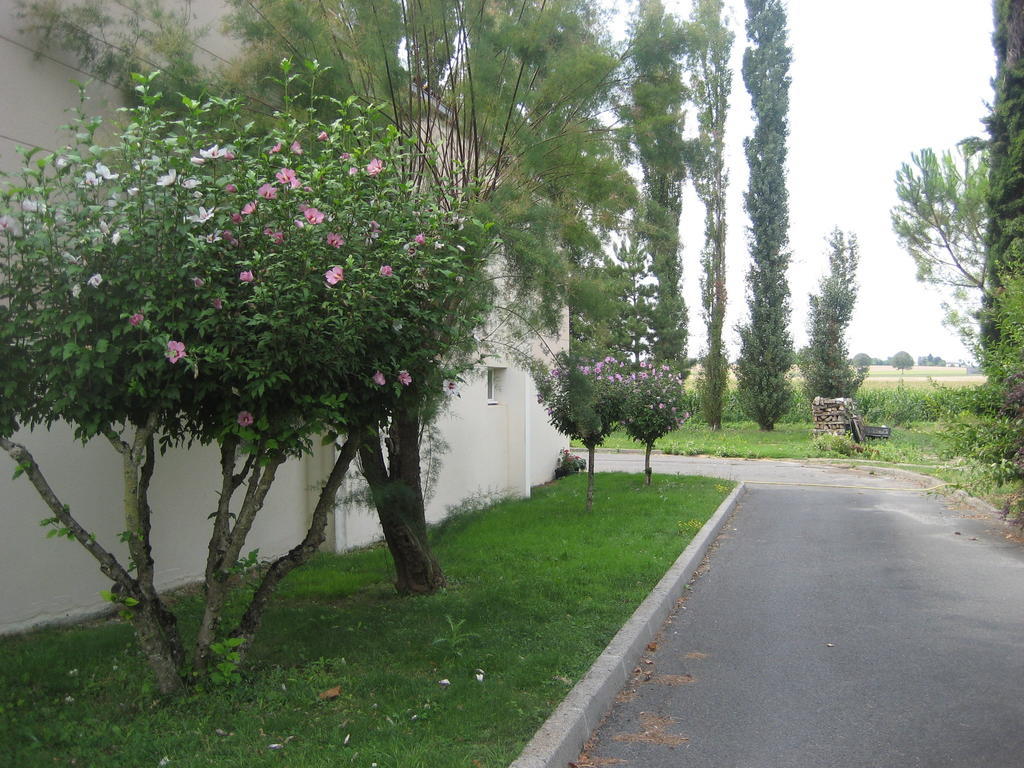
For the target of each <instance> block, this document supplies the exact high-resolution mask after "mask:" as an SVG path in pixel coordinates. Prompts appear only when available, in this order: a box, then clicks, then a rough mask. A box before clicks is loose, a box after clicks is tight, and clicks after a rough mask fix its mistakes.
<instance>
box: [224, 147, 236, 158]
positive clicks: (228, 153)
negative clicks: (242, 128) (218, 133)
mask: <svg viewBox="0 0 1024 768" xmlns="http://www.w3.org/2000/svg"><path fill="white" fill-rule="evenodd" d="M224 159H225V160H234V159H235V153H234V152H232V151H231V150H230V149H229V150H228V151H227V152H225V153H224Z"/></svg>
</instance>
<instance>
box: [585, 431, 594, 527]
mask: <svg viewBox="0 0 1024 768" xmlns="http://www.w3.org/2000/svg"><path fill="white" fill-rule="evenodd" d="M594 448H595V446H593V445H588V446H587V506H586V510H587V512H591V511H593V509H594Z"/></svg>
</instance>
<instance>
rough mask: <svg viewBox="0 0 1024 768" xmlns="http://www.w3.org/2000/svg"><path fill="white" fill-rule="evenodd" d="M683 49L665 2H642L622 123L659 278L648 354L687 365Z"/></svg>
mask: <svg viewBox="0 0 1024 768" xmlns="http://www.w3.org/2000/svg"><path fill="white" fill-rule="evenodd" d="M685 50H686V35H685V29H684V28H683V26H682V24H681V23H680V22H679V20H678V19H676V18H675V17H674V16H672V15H671V14H670V13H667V12H666V11H665V7H664V5H663V4H662V3H661V0H643V1H642V2H641V3H640V5H639V7H638V9H637V15H636V18H635V19H634V22H633V27H632V34H631V39H630V48H629V51H630V53H629V57H628V64H629V68H630V72H629V77H630V85H629V97H628V103H627V104H625V105H624V107H623V110H622V116H623V119H624V122H625V124H626V126H627V128H628V130H629V132H630V144H631V147H632V150H633V153H634V156H635V157H636V159H637V160H638V161H639V164H640V170H641V173H642V175H643V181H642V192H643V204H642V211H641V214H640V226H639V229H640V234H641V236H642V240H643V244H644V245H645V246H646V248H647V251H648V252H649V253H650V255H651V272H652V273H653V274H654V276H655V278H656V279H657V291H656V296H655V299H654V307H653V311H652V318H651V323H652V330H653V332H654V340H653V344H652V349H651V354H652V356H653V357H654V358H655V359H656V360H660V361H664V362H671V363H674V364H676V365H680V366H682V365H685V362H686V317H687V316H686V305H685V303H684V302H683V295H682V291H681V286H680V283H681V280H682V264H681V262H680V257H679V218H680V216H681V214H682V206H683V181H684V180H685V179H686V158H687V142H686V141H685V140H684V139H683V123H684V120H685V112H684V110H683V105H684V104H685V102H686V99H687V93H686V88H685V86H684V84H683V75H682V60H683V55H684V53H685Z"/></svg>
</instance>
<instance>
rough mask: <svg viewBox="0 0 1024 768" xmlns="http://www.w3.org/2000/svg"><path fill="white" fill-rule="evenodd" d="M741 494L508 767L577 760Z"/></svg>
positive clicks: (552, 767)
mask: <svg viewBox="0 0 1024 768" xmlns="http://www.w3.org/2000/svg"><path fill="white" fill-rule="evenodd" d="M743 490H744V485H743V483H740V484H739V485H737V486H736V488H734V489H733V492H732V493H730V494H729V495H728V496H727V497H726V499H725V501H723V502H722V503H721V505H719V507H718V509H717V510H716V511H715V514H714V515H712V516H711V518H710V519H709V520H708V521H707V522H706V523H705V524H704V527H703V528H701V529H700V531H699V532H698V533H697V535H696V536H694V538H693V541H691V542H690V544H689V546H687V547H686V549H685V550H683V553H682V554H681V555H680V556H679V557H678V558H677V559H676V561H675V563H673V564H672V567H671V568H669V569H668V571H667V572H666V573H665V575H664V576H663V577H662V578H661V581H659V582H658V584H657V586H655V587H654V589H653V590H651V593H650V594H649V595H648V596H647V597H646V598H645V599H644V601H643V602H642V603H641V604H640V607H639V608H637V609H636V611H635V612H634V613H633V616H632V617H631V618H630V619H629V621H627V622H626V623H625V625H624V626H623V627H622V629H620V630H619V631H618V633H617V634H616V635H615V637H613V638H612V641H611V643H609V644H608V647H607V648H605V649H604V651H603V652H602V653H601V655H600V656H598V657H597V661H595V662H594V664H593V666H591V667H590V669H589V670H588V671H587V674H585V675H584V676H583V679H581V680H580V681H579V682H578V683H577V684H576V685H575V687H574V688H573V689H572V690H571V691H569V694H568V695H567V696H566V697H565V699H563V700H562V703H561V704H559V705H558V707H557V708H556V709H555V711H554V712H553V713H552V714H551V717H549V718H548V719H547V720H546V721H545V722H544V725H542V726H541V727H540V730H538V731H537V733H536V734H534V736H533V738H532V739H530V742H529V743H528V744H527V745H526V747H525V748H524V749H523V751H522V753H520V755H519V757H517V758H516V759H515V760H514V761H513V762H512V764H511V765H510V766H509V768H565V766H566V764H567V763H569V762H570V761H571V760H575V759H576V758H577V757H579V754H580V751H581V750H582V749H583V745H584V744H585V743H586V742H587V739H589V738H590V734H591V733H592V732H593V730H594V729H595V728H596V727H597V725H598V723H599V722H600V721H601V718H602V717H604V715H605V714H606V713H607V712H608V710H609V709H611V706H612V703H613V702H614V700H615V696H616V695H617V694H618V692H619V691H620V690H622V687H623V686H624V685H625V684H626V681H627V680H629V678H630V675H631V674H632V672H633V669H634V668H635V667H636V665H637V663H639V661H640V657H641V655H642V654H643V652H644V649H645V648H646V646H647V643H649V642H650V641H651V639H653V637H654V635H655V634H657V632H658V630H659V629H661V625H662V623H664V621H665V619H666V618H667V617H668V615H669V613H671V611H672V609H673V607H675V604H676V600H678V599H679V598H680V597H681V596H682V594H683V589H684V588H685V587H686V584H687V582H689V580H690V578H691V577H692V576H693V574H694V572H695V571H696V570H697V568H698V567H699V566H700V564H701V561H702V560H703V559H704V555H705V554H706V553H707V550H708V547H710V546H711V543H712V542H713V541H714V540H715V537H716V536H718V532H719V531H720V530H721V529H722V526H724V525H725V521H726V520H727V519H728V518H729V515H730V514H731V513H732V511H733V509H734V508H735V507H736V503H737V501H738V500H739V498H740V496H741V495H742V494H743Z"/></svg>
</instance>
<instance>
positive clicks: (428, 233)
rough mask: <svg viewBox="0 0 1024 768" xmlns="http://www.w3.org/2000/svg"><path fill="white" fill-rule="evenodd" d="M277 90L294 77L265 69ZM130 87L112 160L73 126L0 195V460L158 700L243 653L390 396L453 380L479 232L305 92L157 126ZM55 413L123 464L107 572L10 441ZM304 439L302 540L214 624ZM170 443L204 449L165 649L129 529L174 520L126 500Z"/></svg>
mask: <svg viewBox="0 0 1024 768" xmlns="http://www.w3.org/2000/svg"><path fill="white" fill-rule="evenodd" d="M308 66H309V72H307V73H306V74H307V75H308V76H309V77H310V78H314V77H315V75H316V68H315V65H312V64H310V65H308ZM282 82H283V84H284V86H285V93H286V94H287V91H288V87H289V86H293V84H297V81H296V79H295V77H294V76H293V75H290V74H289V73H288V68H287V65H286V73H285V79H284V80H283V81H282ZM137 86H138V87H137V90H138V94H139V97H140V100H141V105H140V106H139V107H136V108H132V109H130V110H126V112H125V119H126V122H125V127H124V128H123V130H122V132H121V134H120V136H119V141H117V142H116V143H115V145H114V146H111V147H106V148H101V147H99V146H97V144H96V137H97V135H98V134H97V130H98V128H99V125H100V121H99V120H98V119H92V118H88V117H86V116H85V115H84V114H82V115H79V117H78V119H77V120H76V121H75V123H74V124H73V125H72V126H71V128H72V134H73V136H74V137H75V141H74V142H73V143H72V144H71V145H69V146H68V147H66V148H64V149H63V150H61V151H60V152H58V153H56V154H49V153H47V154H42V153H39V152H34V151H26V152H25V153H24V154H25V161H26V164H25V167H24V169H23V170H22V172H21V173H20V175H18V176H15V177H10V178H8V179H7V184H6V186H5V187H4V188H3V189H2V191H0V447H2V448H3V449H4V450H5V451H6V452H7V453H8V454H9V455H10V456H11V457H12V459H13V460H14V461H15V463H16V464H17V473H18V474H24V475H25V476H27V477H28V479H29V480H30V481H31V482H32V483H33V485H34V486H35V488H36V489H37V490H38V492H39V493H40V495H41V497H42V498H43V500H44V501H45V502H46V504H47V505H48V507H49V509H50V510H51V513H52V517H50V518H49V519H48V520H46V521H44V523H45V524H48V525H50V526H52V528H53V531H54V532H55V533H56V534H59V535H62V536H65V537H67V538H70V539H75V540H77V541H78V542H79V543H80V544H81V545H82V546H84V547H85V548H86V549H87V550H88V551H89V552H90V553H91V554H92V555H93V556H94V557H95V558H96V559H97V561H98V562H99V564H100V568H101V570H102V571H103V572H104V573H105V574H106V575H107V576H109V577H110V578H111V580H112V581H113V582H114V584H115V586H114V588H113V589H112V590H111V592H110V593H109V594H108V597H109V599H111V600H112V601H114V602H118V603H120V605H121V608H122V610H123V612H124V615H125V616H126V617H128V618H130V620H131V622H132V623H133V625H134V627H135V629H136V634H137V637H138V640H139V642H140V644H141V647H142V648H143V650H144V652H145V654H146V656H147V659H148V660H149V662H150V665H151V668H152V670H153V672H154V674H155V677H156V680H157V683H158V687H159V689H160V690H161V691H164V692H172V691H175V690H178V689H179V688H180V687H181V686H182V685H183V684H184V682H185V681H186V680H187V679H188V677H189V676H190V675H201V674H204V673H205V672H206V671H207V670H208V669H209V666H210V663H211V651H210V648H211V645H212V644H213V643H214V642H217V641H218V639H221V638H223V637H224V636H225V635H228V636H231V637H234V638H237V639H238V642H239V643H240V646H239V648H238V651H239V652H240V653H243V652H244V651H245V650H246V649H247V648H248V647H249V645H250V644H251V642H252V640H253V637H254V636H255V634H256V632H257V630H258V628H259V625H260V622H261V620H262V615H263V611H264V608H265V606H266V604H267V601H268V600H269V598H270V596H271V594H272V593H273V591H274V588H275V587H276V585H277V584H278V582H279V581H280V580H281V579H282V578H283V577H284V576H285V575H286V574H287V573H288V572H289V571H291V570H292V569H293V568H295V567H297V566H298V565H301V564H302V563H303V562H305V561H306V560H308V559H309V557H310V556H312V554H313V553H314V552H315V551H316V549H317V547H318V546H319V545H320V543H321V542H322V541H323V538H324V531H325V526H326V522H327V516H328V513H329V510H330V509H331V508H332V506H333V503H334V497H335V493H336V491H337V489H338V487H339V486H340V484H341V482H342V480H343V479H344V477H345V473H346V472H347V470H348V467H349V464H350V462H351V460H352V459H353V458H354V456H355V455H356V454H357V452H358V451H359V449H360V446H361V444H362V443H363V442H364V440H365V439H366V438H367V436H371V437H370V438H369V439H371V440H372V439H376V438H375V436H376V434H377V428H378V427H379V426H380V425H381V423H382V422H384V421H386V420H387V419H388V417H389V416H388V415H389V414H390V413H391V412H392V411H393V410H394V409H395V408H396V407H397V406H398V404H399V403H401V402H402V400H403V398H405V397H408V396H409V394H410V391H411V390H413V389H414V388H416V387H417V386H425V385H426V382H434V381H436V382H440V381H441V380H442V379H443V378H454V377H455V376H457V375H458V373H459V371H458V370H450V369H448V368H447V367H446V365H447V363H446V361H451V360H454V359H458V357H459V355H458V352H459V350H460V349H463V348H464V347H466V346H467V345H468V344H470V343H471V342H472V332H473V330H474V329H475V328H476V327H477V326H478V325H479V324H480V323H481V322H482V320H483V318H484V316H485V313H486V309H487V306H486V297H487V296H488V295H489V292H488V291H487V290H484V289H483V287H482V286H483V284H484V283H485V276H484V270H483V267H484V265H485V263H486V253H485V250H486V246H487V243H488V236H487V234H486V227H484V226H482V225H478V224H476V223H474V222H473V221H472V220H468V221H467V220H466V218H465V216H464V214H463V211H462V208H463V199H462V198H461V197H460V196H458V195H456V194H455V193H453V192H449V191H446V187H445V186H444V185H441V184H438V185H435V186H433V187H431V188H430V189H423V188H416V187H414V185H413V184H411V183H410V182H409V180H408V178H409V177H408V175H407V173H406V172H405V169H406V168H407V167H408V165H409V164H410V162H412V161H413V160H414V158H411V157H410V150H409V147H408V145H407V144H406V143H405V142H403V141H402V140H401V139H400V138H399V136H398V134H397V132H396V131H395V130H394V129H380V128H375V127H374V125H379V121H373V120H371V119H369V118H368V116H367V114H366V113H365V111H363V110H361V109H359V108H357V107H356V105H355V104H354V103H353V101H351V100H350V101H347V102H343V103H338V102H330V101H327V100H321V101H319V102H317V110H316V113H315V115H316V116H315V115H314V112H313V111H312V110H301V111H300V110H291V109H290V108H289V106H288V100H287V96H286V109H285V111H284V112H283V113H282V114H279V115H277V116H275V119H274V120H272V121H270V122H269V123H265V124H264V125H269V127H262V128H261V127H260V126H259V125H257V124H256V123H254V122H252V121H250V120H249V118H248V116H247V115H246V114H245V113H244V112H243V110H241V109H240V105H239V104H237V103H235V102H232V101H225V100H218V99H209V100H207V101H204V102H202V103H199V102H196V101H193V100H191V99H188V98H185V99H184V103H185V111H184V114H183V115H182V116H177V117H175V116H170V115H167V114H163V113H161V112H160V111H159V110H158V109H157V107H156V105H157V103H158V101H159V99H160V98H161V94H159V93H158V92H157V90H156V82H155V81H154V80H153V78H151V77H142V76H137ZM327 114H331V115H333V118H332V119H322V118H320V117H317V116H319V115H327ZM453 308H457V309H458V311H457V312H453ZM439 329H440V330H439ZM57 421H63V422H67V423H68V424H70V425H71V426H72V427H73V429H74V433H75V435H76V437H77V438H78V439H79V440H81V441H83V442H85V441H89V440H93V439H96V440H103V441H106V442H107V443H109V444H110V445H111V446H112V447H113V449H114V450H116V451H117V452H118V453H119V454H120V456H121V457H122V459H123V472H122V479H123V483H124V489H125V492H124V499H125V501H124V519H125V530H124V532H123V533H122V535H121V538H122V540H123V542H124V543H125V545H126V549H127V559H125V558H124V557H123V556H122V555H121V554H120V552H121V548H120V547H119V546H118V545H117V544H111V543H104V542H100V541H98V540H97V538H96V537H94V536H93V535H92V534H91V533H90V532H89V531H88V530H86V529H85V528H84V527H83V526H82V525H81V524H80V523H79V522H78V520H77V519H76V518H75V513H74V500H73V499H71V500H69V501H70V503H67V502H66V500H64V499H61V498H59V497H58V496H57V494H56V493H55V492H54V491H53V489H52V487H51V486H50V484H49V483H48V482H47V480H46V477H45V475H44V473H43V468H42V467H40V466H39V464H38V463H37V462H36V461H35V459H34V458H33V457H32V455H31V453H30V452H29V449H28V447H27V446H26V445H24V444H22V443H21V442H16V440H15V437H16V435H15V432H16V431H17V430H19V429H21V428H32V427H37V426H49V425H51V424H53V423H54V422H57ZM324 434H327V435H330V436H332V437H334V438H336V441H337V445H338V451H337V461H336V462H335V465H334V467H333V469H332V471H331V473H330V476H329V479H328V480H327V482H326V483H325V485H324V487H323V489H322V491H321V495H320V499H319V502H318V504H317V505H316V509H315V512H314V514H313V517H312V522H311V524H310V527H309V529H308V531H307V533H306V535H305V536H304V538H303V539H302V541H300V542H298V543H297V544H296V545H295V547H293V549H292V550H291V551H289V552H288V553H286V554H285V555H283V556H281V557H279V558H277V559H276V560H274V561H272V562H270V563H268V564H266V565H265V567H262V568H260V569H259V571H258V572H257V574H256V575H257V579H256V582H255V589H254V591H253V593H252V598H251V601H250V603H249V605H248V607H247V609H246V610H245V612H244V613H243V615H242V617H241V619H240V620H239V622H238V623H237V625H236V626H234V627H224V626H222V614H223V608H224V605H225V603H226V600H227V596H228V589H229V578H230V575H231V574H232V573H233V572H235V571H236V570H237V566H238V564H239V562H240V561H242V560H243V557H242V551H243V548H244V545H245V539H246V536H247V534H248V532H249V530H250V528H251V526H252V524H253V521H254V519H255V517H256V515H257V513H259V511H260V510H261V508H262V506H263V503H264V500H265V498H266V496H267V493H268V492H269V490H270V487H271V485H272V483H273V481H274V477H275V474H276V472H277V470H278V469H279V467H280V466H281V464H282V463H283V462H284V461H285V460H286V459H287V458H288V457H290V456H298V455H302V454H304V453H306V452H308V451H309V450H311V448H312V445H313V443H314V441H315V440H317V439H319V438H320V436H322V435H324ZM26 435H27V438H30V437H31V435H30V434H28V433H25V432H22V433H20V435H19V436H17V439H18V440H22V439H26V438H25V436H26ZM192 443H201V444H212V445H215V446H217V447H218V448H219V450H220V465H221V486H220V488H219V494H218V502H217V504H216V505H215V509H213V510H211V516H210V517H211V520H212V525H211V539H210V545H209V556H208V560H207V566H206V572H205V581H204V595H205V606H204V613H203V617H202V619H201V622H200V626H199V629H198V632H197V636H196V639H195V642H194V645H193V646H192V647H191V651H187V650H186V644H185V642H184V640H183V639H182V637H181V633H180V631H179V629H178V626H177V621H176V619H175V616H174V614H173V613H172V612H171V611H170V609H169V608H168V607H167V605H166V603H165V602H164V601H163V599H162V598H161V596H160V595H159V594H158V593H157V591H156V588H155V585H154V581H153V577H154V562H153V555H152V542H151V540H150V523H151V517H152V515H153V514H172V515H173V514H174V512H175V510H173V509H168V510H165V509H152V508H151V507H150V498H149V493H148V491H149V487H150V482H151V480H152V478H153V476H154V474H155V473H156V472H158V471H159V468H158V464H159V461H158V459H159V456H160V454H161V450H160V449H161V448H164V447H167V446H173V445H186V446H187V445H190V444H192ZM243 487H244V488H243ZM238 497H241V498H238Z"/></svg>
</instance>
